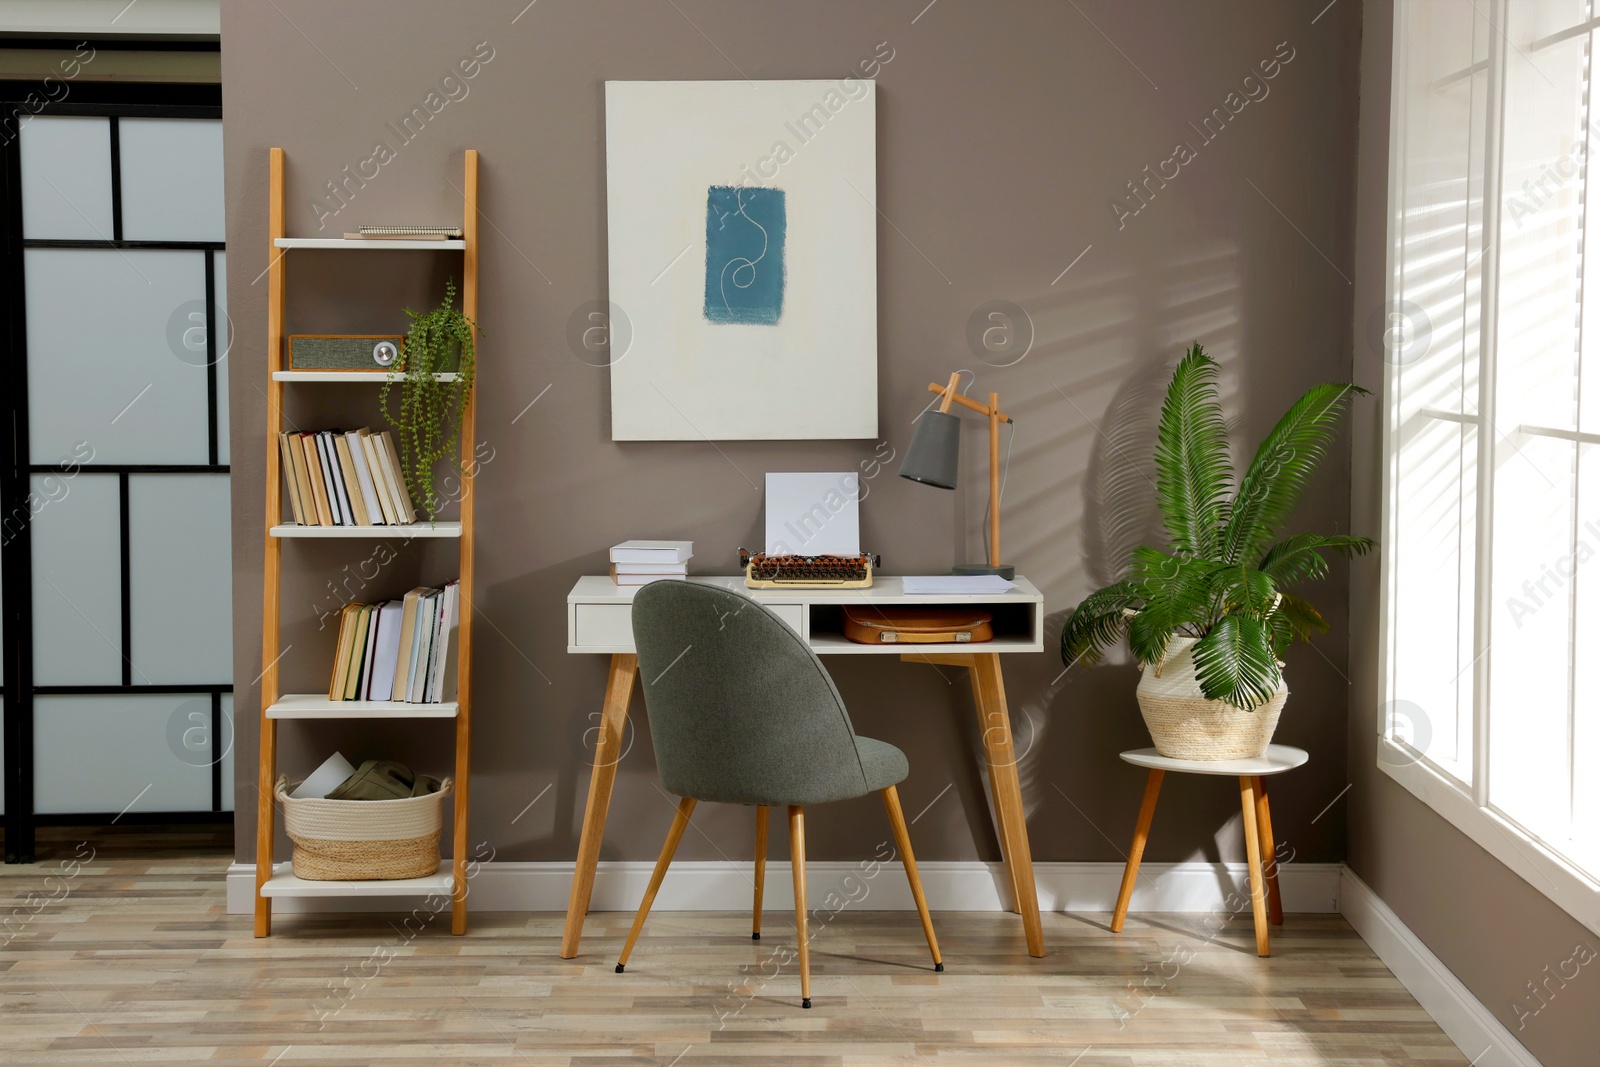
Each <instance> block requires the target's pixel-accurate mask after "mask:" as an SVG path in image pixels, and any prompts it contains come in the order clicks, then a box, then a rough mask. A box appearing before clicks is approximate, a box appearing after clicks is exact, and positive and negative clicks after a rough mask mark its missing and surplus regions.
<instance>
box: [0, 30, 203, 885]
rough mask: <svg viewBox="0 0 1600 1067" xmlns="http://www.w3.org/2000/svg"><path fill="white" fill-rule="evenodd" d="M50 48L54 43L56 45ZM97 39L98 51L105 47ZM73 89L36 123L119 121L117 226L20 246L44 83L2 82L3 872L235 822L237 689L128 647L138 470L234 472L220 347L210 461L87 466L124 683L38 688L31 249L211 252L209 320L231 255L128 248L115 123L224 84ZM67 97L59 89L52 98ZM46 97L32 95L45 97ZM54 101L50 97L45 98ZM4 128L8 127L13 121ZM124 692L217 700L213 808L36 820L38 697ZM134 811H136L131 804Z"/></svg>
mask: <svg viewBox="0 0 1600 1067" xmlns="http://www.w3.org/2000/svg"><path fill="white" fill-rule="evenodd" d="M6 43H7V45H8V46H13V45H14V46H20V47H27V46H29V45H30V44H31V45H34V46H35V47H37V46H39V43H38V42H24V41H7V42H6ZM51 43H52V44H54V43H55V42H51ZM98 43H99V42H96V44H98ZM145 47H147V48H149V49H151V50H154V51H160V50H163V48H162V46H161V45H160V44H158V43H155V42H146V43H145ZM61 84H66V85H67V86H68V92H67V93H66V94H65V95H61V96H60V99H59V100H51V101H50V102H49V103H47V104H46V106H44V107H43V108H42V109H40V110H39V111H37V112H36V113H37V114H40V115H87V116H96V117H105V118H108V119H110V120H111V136H112V147H113V151H112V156H111V160H112V220H113V232H112V235H111V240H109V241H61V240H24V239H23V237H22V180H21V179H22V157H21V146H20V137H19V136H18V134H17V132H16V130H17V129H18V126H17V124H18V122H19V121H25V120H22V119H21V116H22V115H24V114H32V113H35V112H33V109H32V108H29V107H27V106H26V104H25V103H24V102H25V101H27V100H28V99H29V95H30V94H41V95H42V94H43V90H44V88H45V87H44V83H43V82H33V81H3V80H0V218H3V219H4V221H5V229H4V239H3V243H0V314H3V316H4V319H5V322H4V325H3V326H0V359H3V361H4V365H5V367H6V369H7V371H8V379H9V381H8V385H9V388H7V389H6V390H5V396H4V397H3V398H0V417H3V415H5V414H9V416H10V418H9V422H10V430H11V433H10V434H9V435H8V436H9V439H10V441H11V447H10V448H8V449H6V450H5V453H4V459H3V461H0V588H3V591H4V633H3V636H0V656H3V658H4V661H5V676H4V684H3V685H0V697H3V698H4V700H5V712H4V735H5V860H6V862H7V863H32V862H33V861H34V843H35V830H36V828H37V827H39V826H60V825H72V826H97V825H110V824H112V823H120V824H129V823H137V824H182V823H191V824H192V823H211V822H226V821H231V820H232V818H233V813H232V812H231V811H223V810H222V805H223V801H224V798H223V796H222V760H223V759H224V758H231V755H230V753H231V740H232V736H233V733H232V731H231V730H229V729H225V724H224V723H223V721H222V720H223V715H222V696H223V694H225V693H231V692H233V686H232V685H231V684H230V685H133V684H131V683H132V678H131V657H130V655H129V653H130V648H129V642H130V640H131V635H130V630H129V626H128V612H129V605H130V603H131V601H130V599H129V588H128V584H129V573H128V529H127V524H128V510H127V503H128V501H127V493H128V479H129V476H130V475H133V474H142V473H162V474H176V473H195V474H199V473H213V474H228V473H229V467H228V465H227V464H221V463H218V462H217V460H218V457H219V451H218V445H219V442H218V438H217V434H218V421H219V418H218V417H219V411H218V408H219V405H220V404H221V403H223V402H225V399H224V398H221V397H219V396H218V395H217V374H216V360H215V356H214V347H213V348H212V349H211V350H210V351H208V353H207V354H208V357H211V358H208V359H207V382H206V385H207V389H206V395H207V398H208V401H207V408H208V411H207V419H208V423H207V426H208V429H207V442H208V457H207V458H208V460H209V461H210V462H208V463H206V464H198V465H197V464H184V465H178V464H172V465H168V464H94V463H91V464H84V465H81V466H80V467H79V468H78V470H79V472H80V473H85V474H101V475H114V476H116V477H117V479H118V482H119V491H120V492H119V495H120V502H119V503H120V513H121V530H120V546H121V553H122V561H121V573H122V588H121V590H120V596H121V608H122V613H123V626H122V654H123V659H122V670H123V677H122V684H120V685H53V686H36V685H35V684H34V682H33V628H32V619H33V542H32V533H31V523H30V519H31V512H30V508H29V496H30V493H31V491H32V484H31V480H32V476H33V475H35V474H49V473H60V471H59V466H58V465H57V464H35V463H34V462H33V459H32V456H31V455H30V454H29V427H28V399H27V398H28V349H27V322H26V308H25V297H24V291H23V279H24V273H23V252H24V251H25V250H26V249H30V248H83V249H174V250H184V251H199V252H203V253H204V254H205V287H206V308H207V314H208V316H209V315H211V314H212V313H213V312H214V310H215V308H216V306H217V300H216V297H217V294H216V291H215V283H216V272H215V269H214V267H215V253H217V252H220V251H225V246H224V244H223V243H222V242H195V241H170V242H166V241H125V240H123V239H122V232H121V222H122V204H121V189H120V182H119V180H118V179H119V178H120V157H119V154H118V151H117V148H118V145H117V136H118V120H120V119H122V118H190V119H220V118H221V117H222V91H221V87H220V86H217V85H195V84H155V83H148V84H147V83H133V84H128V83H112V82H78V81H72V82H68V83H62V82H59V81H58V82H57V85H58V86H59V85H61ZM56 92H57V94H58V95H59V89H57V90H56ZM39 98H40V97H39V95H36V96H35V97H34V99H35V100H37V99H39ZM46 99H48V97H46ZM6 120H10V121H9V122H7V121H6ZM206 333H207V344H208V345H209V346H214V345H215V343H216V331H215V330H214V329H208V330H207V331H206ZM117 693H128V694H134V693H160V694H173V695H181V694H185V693H189V694H195V695H209V696H210V698H211V723H210V725H211V738H212V745H213V747H216V746H219V745H221V744H222V743H223V741H224V739H227V741H228V742H229V747H228V749H227V750H226V751H225V752H224V754H222V755H220V756H217V757H216V758H215V759H214V760H213V761H212V763H211V810H210V811H177V812H146V811H141V812H129V811H124V812H84V813H70V814H68V813H61V814H48V815H39V814H36V813H35V812H34V760H33V745H34V732H33V725H34V697H35V696H58V695H59V696H68V695H111V694H117ZM130 806H131V805H130Z"/></svg>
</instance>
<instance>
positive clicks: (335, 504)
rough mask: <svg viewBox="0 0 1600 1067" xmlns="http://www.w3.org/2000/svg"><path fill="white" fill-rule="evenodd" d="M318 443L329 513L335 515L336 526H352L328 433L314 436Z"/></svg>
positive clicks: (318, 455) (337, 461)
mask: <svg viewBox="0 0 1600 1067" xmlns="http://www.w3.org/2000/svg"><path fill="white" fill-rule="evenodd" d="M311 436H312V437H313V438H315V439H316V442H317V461H318V462H319V463H321V464H322V481H323V483H324V484H325V485H326V487H327V492H328V511H329V512H331V513H332V514H333V524H334V525H335V526H351V525H353V523H352V522H351V521H350V504H349V502H348V501H346V500H345V499H344V498H343V496H342V494H341V493H340V492H339V478H338V473H339V460H338V458H337V457H336V456H334V454H333V448H332V445H331V443H330V441H329V435H328V433H327V432H326V431H324V432H322V433H318V434H312V435H311Z"/></svg>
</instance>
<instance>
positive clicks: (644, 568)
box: [611, 563, 689, 576]
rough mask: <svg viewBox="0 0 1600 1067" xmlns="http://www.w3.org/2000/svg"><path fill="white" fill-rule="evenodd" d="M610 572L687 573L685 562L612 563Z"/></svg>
mask: <svg viewBox="0 0 1600 1067" xmlns="http://www.w3.org/2000/svg"><path fill="white" fill-rule="evenodd" d="M611 573H612V574H676V575H680V576H681V575H685V574H688V573H689V565H688V564H687V563H613V564H612V565H611Z"/></svg>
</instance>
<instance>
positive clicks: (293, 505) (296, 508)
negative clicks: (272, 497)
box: [278, 432, 306, 526]
mask: <svg viewBox="0 0 1600 1067" xmlns="http://www.w3.org/2000/svg"><path fill="white" fill-rule="evenodd" d="M289 448H290V445H289V435H288V433H287V432H285V433H280V434H279V435H278V455H279V460H278V465H279V466H281V467H282V468H283V481H284V485H285V487H286V488H287V489H288V493H287V496H288V497H289V510H290V511H291V512H292V513H293V514H294V521H295V522H297V523H299V524H300V525H301V526H304V525H305V524H306V519H305V510H304V509H303V508H302V507H301V506H300V487H299V486H298V485H296V484H295V480H294V459H293V457H292V456H291V454H290V452H289Z"/></svg>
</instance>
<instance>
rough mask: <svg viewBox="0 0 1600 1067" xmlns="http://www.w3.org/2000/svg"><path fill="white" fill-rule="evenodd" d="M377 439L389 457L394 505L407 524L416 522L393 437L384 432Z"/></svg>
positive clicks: (415, 512)
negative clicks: (393, 489)
mask: <svg viewBox="0 0 1600 1067" xmlns="http://www.w3.org/2000/svg"><path fill="white" fill-rule="evenodd" d="M378 437H379V438H380V439H381V441H382V443H383V448H384V450H385V451H386V452H387V453H388V456H389V473H390V476H391V478H392V480H393V482H394V486H395V503H397V504H398V505H400V513H401V514H402V515H404V516H405V521H406V522H407V523H408V524H409V523H413V522H416V521H417V509H416V508H415V507H413V506H412V504H411V491H410V490H409V489H407V488H406V476H405V469H404V468H403V467H401V465H400V450H399V449H398V448H396V447H395V443H394V435H392V434H391V433H390V432H389V431H388V430H385V431H383V432H382V433H381V434H379V435H378Z"/></svg>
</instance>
